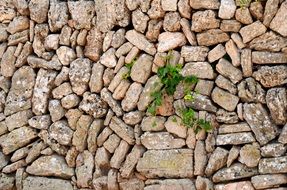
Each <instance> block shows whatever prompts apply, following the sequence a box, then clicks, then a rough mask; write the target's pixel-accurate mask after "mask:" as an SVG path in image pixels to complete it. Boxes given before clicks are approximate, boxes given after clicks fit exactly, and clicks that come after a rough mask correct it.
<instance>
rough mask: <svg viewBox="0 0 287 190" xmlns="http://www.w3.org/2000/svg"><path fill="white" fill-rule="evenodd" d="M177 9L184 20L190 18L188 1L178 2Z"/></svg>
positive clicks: (181, 0) (180, 0)
mask: <svg viewBox="0 0 287 190" xmlns="http://www.w3.org/2000/svg"><path fill="white" fill-rule="evenodd" d="M177 7H178V12H179V14H180V16H181V17H183V18H186V19H190V18H191V7H190V6H189V1H188V0H179V1H178V3H177Z"/></svg>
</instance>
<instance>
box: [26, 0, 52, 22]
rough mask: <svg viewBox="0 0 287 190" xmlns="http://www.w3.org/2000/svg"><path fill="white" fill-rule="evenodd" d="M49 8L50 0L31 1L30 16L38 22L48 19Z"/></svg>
mask: <svg viewBox="0 0 287 190" xmlns="http://www.w3.org/2000/svg"><path fill="white" fill-rule="evenodd" d="M48 10H49V0H40V1H38V0H32V1H30V2H29V11H30V18H31V19H32V20H34V21H36V22H37V23H44V22H46V21H47V18H48V17H47V15H48Z"/></svg>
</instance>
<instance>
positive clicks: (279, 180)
mask: <svg viewBox="0 0 287 190" xmlns="http://www.w3.org/2000/svg"><path fill="white" fill-rule="evenodd" d="M251 182H252V184H253V186H254V187H255V188H256V189H266V188H272V187H276V186H278V185H281V184H286V183H287V177H286V175H283V174H266V175H257V176H253V177H252V178H251Z"/></svg>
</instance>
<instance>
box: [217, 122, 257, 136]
mask: <svg viewBox="0 0 287 190" xmlns="http://www.w3.org/2000/svg"><path fill="white" fill-rule="evenodd" d="M249 131H251V129H250V127H249V125H248V124H247V123H236V124H230V125H228V124H224V125H221V126H220V127H219V129H218V133H219V134H226V133H238V132H249Z"/></svg>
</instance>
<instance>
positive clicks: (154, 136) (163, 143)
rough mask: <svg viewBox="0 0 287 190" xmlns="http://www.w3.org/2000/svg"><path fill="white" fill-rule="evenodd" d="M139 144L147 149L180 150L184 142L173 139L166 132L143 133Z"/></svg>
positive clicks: (179, 139)
mask: <svg viewBox="0 0 287 190" xmlns="http://www.w3.org/2000/svg"><path fill="white" fill-rule="evenodd" d="M141 143H142V144H143V145H144V146H145V147H146V148H147V149H156V150H157V149H163V150H164V149H176V148H182V147H183V146H184V145H185V141H184V140H183V139H181V138H174V137H173V136H172V135H171V134H170V133H168V132H157V133H150V132H145V133H144V134H143V135H142V136H141Z"/></svg>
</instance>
